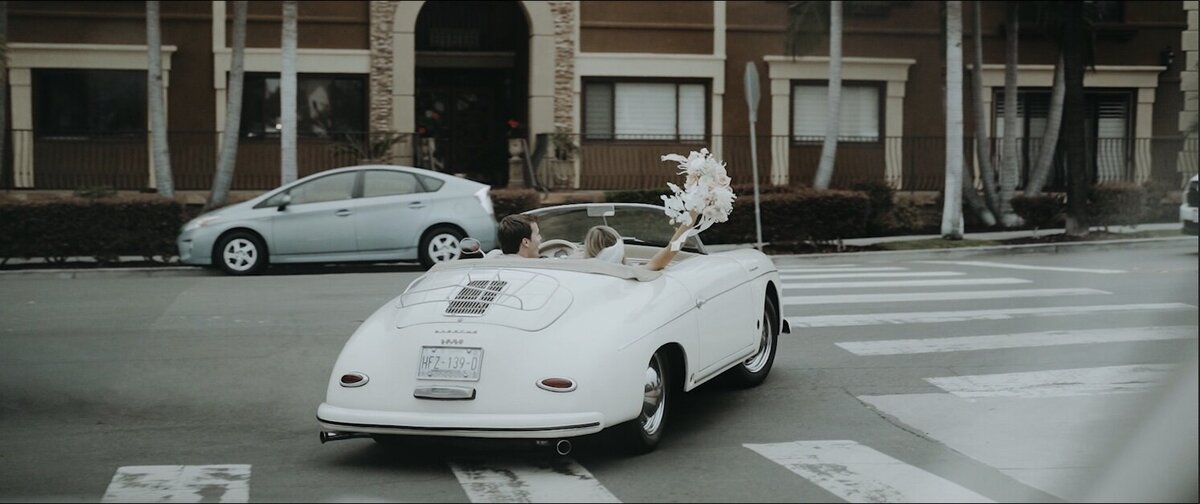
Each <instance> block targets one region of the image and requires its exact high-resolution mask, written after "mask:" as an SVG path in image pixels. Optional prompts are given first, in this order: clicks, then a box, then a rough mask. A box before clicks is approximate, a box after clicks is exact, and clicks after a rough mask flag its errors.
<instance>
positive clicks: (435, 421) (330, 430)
mask: <svg viewBox="0 0 1200 504" xmlns="http://www.w3.org/2000/svg"><path fill="white" fill-rule="evenodd" d="M527 213H529V214H531V215H536V216H537V217H538V219H539V227H540V230H541V234H542V237H543V240H544V241H543V244H542V248H541V252H542V255H543V258H542V259H524V258H487V259H463V260H458V261H453V262H448V263H443V264H438V265H435V266H434V267H433V268H432V269H430V270H429V272H428V273H426V274H425V275H424V276H422V277H420V278H418V279H417V280H416V281H414V282H413V283H412V284H410V285H409V286H408V288H407V289H406V290H405V291H404V293H403V294H401V295H400V296H398V297H396V298H395V299H393V300H391V301H389V302H388V303H387V304H385V305H384V306H383V307H381V308H380V309H378V310H377V311H376V312H375V313H374V314H373V315H371V316H370V318H368V319H367V320H365V321H364V322H363V323H362V325H361V326H360V327H359V328H358V330H357V331H355V332H354V334H353V336H351V337H350V339H349V340H348V341H347V342H346V345H345V347H344V348H343V349H342V352H341V355H340V356H339V357H338V359H337V362H336V364H334V366H333V372H332V374H331V376H330V380H329V387H328V390H327V392H326V399H325V402H324V403H322V404H321V405H320V407H319V408H318V409H317V420H318V422H319V423H320V426H321V441H322V442H326V441H332V440H339V439H347V438H354V437H374V438H375V439H376V440H377V441H379V442H382V443H387V442H389V441H392V440H395V439H397V438H401V437H404V436H457V437H477V438H520V439H527V440H533V441H536V442H537V443H539V444H542V445H550V446H554V447H555V448H556V449H557V451H558V452H559V453H560V454H565V453H566V452H569V451H570V449H571V443H570V440H569V439H570V438H572V437H576V436H582V435H587V434H592V433H596V432H599V431H601V430H603V429H607V428H610V427H613V428H616V429H618V430H619V433H618V435H619V436H620V438H621V439H622V440H623V441H624V442H626V443H627V444H628V447H629V448H631V449H632V450H633V451H635V452H645V451H649V450H652V449H653V448H654V447H655V446H656V445H657V444H658V442H659V439H660V438H661V436H662V435H663V431H664V427H665V425H666V423H665V422H666V420H667V419H668V415H669V413H670V407H671V404H672V401H673V400H674V398H675V397H677V396H676V394H678V393H680V392H686V391H689V390H691V389H693V388H695V387H697V386H699V385H701V384H703V383H705V382H707V381H709V380H712V379H714V378H716V377H718V376H722V375H724V376H727V377H728V379H730V380H733V381H734V382H736V383H738V384H740V385H743V386H754V385H757V384H759V383H761V382H762V381H763V380H764V379H766V377H767V374H768V373H770V371H771V365H772V363H773V362H774V360H775V350H776V344H777V341H778V336H779V334H780V333H781V332H784V333H787V332H790V330H789V328H788V325H787V322H786V321H785V320H783V319H782V317H781V314H780V310H779V306H780V305H779V295H780V287H781V284H780V279H779V273H778V271H777V270H776V268H775V266H774V264H773V263H772V262H771V260H770V259H769V258H768V257H767V256H765V255H763V254H762V253H761V252H759V251H757V250H753V249H744V250H734V251H729V252H721V253H713V254H709V253H707V252H706V251H705V249H704V245H703V243H701V242H700V240H699V239H697V238H696V237H692V238H689V239H688V241H687V242H686V244H685V245H684V247H683V250H682V251H681V252H680V253H679V254H678V255H677V256H676V257H675V259H674V260H673V261H672V262H671V264H670V265H669V266H667V268H666V269H664V270H662V271H650V270H647V269H645V268H644V267H642V266H641V265H642V264H644V263H645V262H646V261H647V260H648V259H649V258H650V257H651V256H652V255H653V254H654V253H655V252H656V251H658V250H659V249H660V248H661V247H662V246H663V245H665V244H666V242H667V241H668V240H669V239H670V236H671V234H672V232H673V228H672V226H671V225H670V224H669V223H668V221H667V217H666V216H665V215H664V213H663V209H662V208H661V207H656V206H652V205H639V204H582V205H563V206H556V207H547V208H542V209H538V210H533V211H530V212H527ZM597 224H607V225H609V226H612V227H614V228H615V229H617V231H619V232H620V233H621V235H622V237H624V242H625V251H626V252H625V264H616V263H611V262H603V261H600V260H598V259H583V258H581V252H582V251H581V249H582V245H581V243H580V242H581V241H582V239H583V236H584V233H585V232H586V231H587V230H588V229H589V228H590V227H591V226H593V225H597Z"/></svg>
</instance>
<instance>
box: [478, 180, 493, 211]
mask: <svg viewBox="0 0 1200 504" xmlns="http://www.w3.org/2000/svg"><path fill="white" fill-rule="evenodd" d="M489 190H491V187H481V188H479V190H478V191H475V199H477V200H479V206H482V207H483V211H484V212H487V214H488V215H491V216H495V215H496V210H495V209H494V208H492V196H491V195H489V194H488V191H489Z"/></svg>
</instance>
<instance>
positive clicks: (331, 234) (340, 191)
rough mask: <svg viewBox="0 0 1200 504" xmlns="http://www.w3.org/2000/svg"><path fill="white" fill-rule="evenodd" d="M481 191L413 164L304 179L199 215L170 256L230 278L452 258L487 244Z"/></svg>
mask: <svg viewBox="0 0 1200 504" xmlns="http://www.w3.org/2000/svg"><path fill="white" fill-rule="evenodd" d="M489 190H490V186H487V185H485V184H480V183H478V182H473V181H470V180H466V179H462V178H459V177H454V176H450V175H446V174H443V173H438V172H434V171H429V170H423V169H420V168H410V167H403V166H389V165H364V166H352V167H348V168H338V169H334V170H328V171H323V172H320V173H316V174H313V175H310V176H308V177H305V178H302V179H300V180H297V181H296V182H293V183H291V184H287V185H284V186H282V187H279V188H276V189H274V190H271V191H267V192H266V193H264V194H262V195H261V196H258V197H257V198H254V199H252V200H249V201H245V202H242V203H237V204H234V205H229V206H227V207H224V208H220V209H217V210H215V211H212V212H209V213H206V214H203V215H201V216H199V217H196V218H195V219H192V220H191V221H189V222H188V223H187V224H185V225H184V226H183V229H182V230H181V231H180V233H179V238H178V240H177V245H178V246H179V260H180V262H182V263H184V264H196V265H202V266H210V265H211V266H216V267H219V268H221V269H222V270H224V271H225V272H227V273H229V274H232V275H249V274H255V273H261V272H262V271H263V269H264V268H266V267H267V265H268V264H269V263H277V264H278V263H304V262H350V261H406V260H419V261H420V262H421V264H423V265H425V266H431V265H433V264H435V263H439V262H443V261H451V260H454V259H457V258H458V256H459V253H460V250H459V243H460V242H461V241H462V239H463V238H466V237H468V236H469V237H471V238H475V239H477V240H479V241H480V244H481V245H482V246H483V247H484V249H485V250H487V249H491V248H494V247H495V246H496V218H495V213H494V210H493V208H492V199H491V196H490V195H489V193H488V191H489Z"/></svg>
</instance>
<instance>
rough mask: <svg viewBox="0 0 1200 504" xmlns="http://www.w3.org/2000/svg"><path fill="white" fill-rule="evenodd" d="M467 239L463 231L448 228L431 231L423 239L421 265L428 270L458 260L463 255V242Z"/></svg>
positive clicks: (437, 228)
mask: <svg viewBox="0 0 1200 504" xmlns="http://www.w3.org/2000/svg"><path fill="white" fill-rule="evenodd" d="M465 237H466V235H465V234H463V232H462V231H459V230H457V229H455V228H452V227H448V226H438V227H435V228H433V229H430V230H429V231H427V232H426V233H425V235H424V236H423V237H421V244H420V248H421V251H420V255H419V258H420V260H421V265H422V266H425V267H426V268H428V267H431V266H433V265H434V264H437V263H442V262H447V261H453V260H455V259H458V256H459V255H460V254H461V253H462V250H461V246H462V245H461V242H462V239H463V238H465Z"/></svg>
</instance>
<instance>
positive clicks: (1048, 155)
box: [1025, 54, 1067, 196]
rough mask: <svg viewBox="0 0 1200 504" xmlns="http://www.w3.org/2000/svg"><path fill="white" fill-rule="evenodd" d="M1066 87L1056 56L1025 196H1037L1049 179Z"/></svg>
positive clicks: (1060, 63) (1060, 61) (1059, 60)
mask: <svg viewBox="0 0 1200 504" xmlns="http://www.w3.org/2000/svg"><path fill="white" fill-rule="evenodd" d="M1066 90H1067V85H1066V83H1065V82H1064V81H1063V56H1062V54H1059V55H1058V65H1057V66H1055V67H1054V88H1053V91H1051V92H1050V117H1048V118H1047V119H1046V132H1045V133H1044V134H1042V147H1041V150H1040V151H1039V152H1038V158H1037V163H1036V164H1034V165H1033V172H1032V173H1030V174H1029V181H1028V182H1026V183H1025V195H1026V196H1037V195H1039V194H1041V193H1042V188H1043V187H1045V186H1046V179H1047V178H1049V177H1050V167H1051V166H1053V165H1054V152H1055V150H1056V149H1057V148H1058V134H1059V131H1060V130H1061V128H1062V115H1063V96H1064V95H1065V94H1066Z"/></svg>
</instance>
